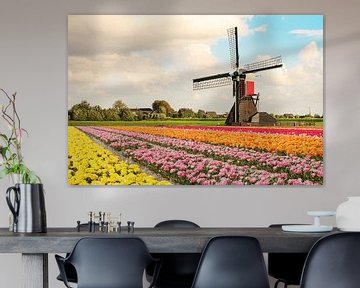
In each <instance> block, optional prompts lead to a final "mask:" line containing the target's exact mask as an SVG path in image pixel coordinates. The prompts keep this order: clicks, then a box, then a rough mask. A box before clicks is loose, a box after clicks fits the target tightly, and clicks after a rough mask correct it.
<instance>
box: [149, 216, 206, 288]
mask: <svg viewBox="0 0 360 288" xmlns="http://www.w3.org/2000/svg"><path fill="white" fill-rule="evenodd" d="M155 228H160V229H161V228H171V229H176V228H200V226H199V225H197V224H196V223H194V222H191V221H188V220H166V221H162V222H159V223H158V224H156V225H155ZM200 256H201V254H200V253H160V254H155V257H156V258H159V259H161V260H162V267H161V270H160V273H159V276H158V279H157V285H156V286H157V287H190V286H191V283H192V282H193V279H194V275H195V272H196V269H197V266H198V264H199V260H200ZM149 273H150V274H151V272H150V271H149Z"/></svg>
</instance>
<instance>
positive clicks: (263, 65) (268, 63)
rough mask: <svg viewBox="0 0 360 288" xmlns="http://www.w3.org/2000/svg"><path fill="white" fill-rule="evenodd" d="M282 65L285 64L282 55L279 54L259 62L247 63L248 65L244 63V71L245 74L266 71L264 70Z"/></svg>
mask: <svg viewBox="0 0 360 288" xmlns="http://www.w3.org/2000/svg"><path fill="white" fill-rule="evenodd" d="M282 65H283V64H282V58H281V56H278V57H274V58H271V59H267V60H263V61H259V62H255V63H251V64H246V65H244V69H245V71H244V72H243V73H244V74H247V73H256V72H260V71H264V70H269V69H274V68H280V67H282Z"/></svg>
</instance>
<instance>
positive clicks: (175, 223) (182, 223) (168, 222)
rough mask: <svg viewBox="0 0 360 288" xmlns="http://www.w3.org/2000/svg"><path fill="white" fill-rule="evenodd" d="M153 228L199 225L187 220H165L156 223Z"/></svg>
mask: <svg viewBox="0 0 360 288" xmlns="http://www.w3.org/2000/svg"><path fill="white" fill-rule="evenodd" d="M155 228H200V226H199V225H197V224H196V223H194V222H191V221H188V220H165V221H162V222H159V223H157V224H156V225H155Z"/></svg>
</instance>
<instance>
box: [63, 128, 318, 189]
mask: <svg viewBox="0 0 360 288" xmlns="http://www.w3.org/2000/svg"><path fill="white" fill-rule="evenodd" d="M68 179H69V180H68V181H69V184H70V185H179V184H180V185H322V184H323V130H322V129H321V128H282V127H235V126H229V127H222V126H205V127H204V126H168V127H159V126H157V127H149V126H144V127H142V126H113V127H101V126H78V127H69V128H68Z"/></svg>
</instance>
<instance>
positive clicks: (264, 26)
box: [253, 24, 267, 32]
mask: <svg viewBox="0 0 360 288" xmlns="http://www.w3.org/2000/svg"><path fill="white" fill-rule="evenodd" d="M253 31H254V32H266V31H267V25H266V24H264V25H261V26H258V27H255V28H254V29H253Z"/></svg>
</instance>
